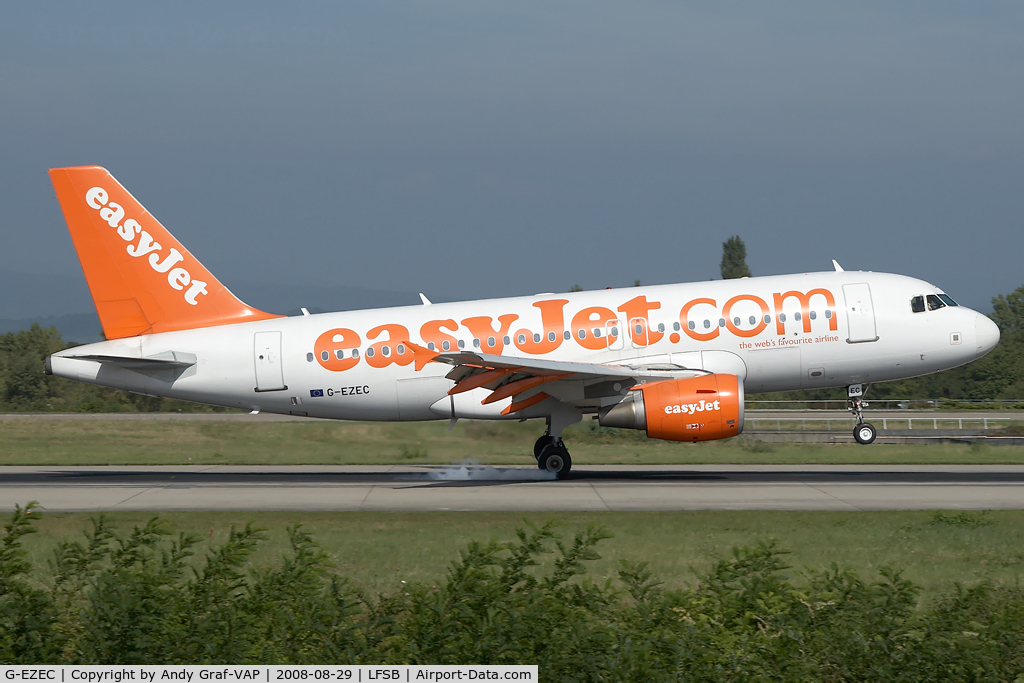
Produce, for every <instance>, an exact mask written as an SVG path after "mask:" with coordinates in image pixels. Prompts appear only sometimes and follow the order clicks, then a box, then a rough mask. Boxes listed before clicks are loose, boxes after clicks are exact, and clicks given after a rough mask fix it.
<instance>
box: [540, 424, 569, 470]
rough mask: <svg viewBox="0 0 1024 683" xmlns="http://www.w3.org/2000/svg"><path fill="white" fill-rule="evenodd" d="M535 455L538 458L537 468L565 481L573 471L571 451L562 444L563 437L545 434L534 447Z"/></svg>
mask: <svg viewBox="0 0 1024 683" xmlns="http://www.w3.org/2000/svg"><path fill="white" fill-rule="evenodd" d="M533 455H534V457H535V458H537V467H538V468H539V469H542V470H547V471H548V472H551V473H553V474H554V475H555V476H556V477H558V478H559V479H564V478H565V476H566V475H567V474H569V470H571V469H572V457H570V455H569V449H568V448H566V447H565V444H564V443H562V439H561V437H557V436H552V435H550V434H545V435H544V436H542V437H540V438H539V439H537V443H535V444H534V445H533Z"/></svg>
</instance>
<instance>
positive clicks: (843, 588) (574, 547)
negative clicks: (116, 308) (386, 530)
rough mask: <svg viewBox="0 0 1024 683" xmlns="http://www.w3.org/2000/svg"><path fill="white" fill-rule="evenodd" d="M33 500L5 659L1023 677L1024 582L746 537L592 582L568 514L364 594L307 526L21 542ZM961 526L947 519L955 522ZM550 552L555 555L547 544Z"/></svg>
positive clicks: (594, 543)
mask: <svg viewBox="0 0 1024 683" xmlns="http://www.w3.org/2000/svg"><path fill="white" fill-rule="evenodd" d="M36 507H37V506H36V505H35V503H30V504H29V505H27V506H25V507H24V508H21V507H18V508H16V510H15V512H14V514H13V515H12V516H11V518H10V520H9V522H8V523H7V525H6V526H5V532H6V533H5V535H4V538H3V541H2V545H0V658H2V660H3V661H4V662H5V663H11V664H15V663H68V664H121V663H124V664H130V663H155V662H166V663H191V664H219V663H225V664H227V663H236V664H241V663H297V664H313V663H330V662H339V661H344V662H351V663H356V664H380V663H430V664H470V663H479V664H514V663H527V664H532V663H536V664H538V665H539V667H540V671H541V674H542V676H543V677H544V678H545V679H547V680H579V681H586V680H688V681H689V680H692V681H718V680H724V679H743V680H747V679H773V680H779V679H781V680H872V681H890V680H893V681H895V680H935V679H957V680H962V679H981V678H991V679H998V680H1013V679H1014V678H1015V677H1016V676H1018V675H1020V674H1021V672H1022V671H1024V590H1022V589H1021V587H1020V586H994V585H991V584H988V583H983V584H980V585H978V586H974V587H970V588H965V587H962V586H957V587H956V588H955V590H954V591H953V592H952V593H951V594H949V595H943V596H940V597H939V598H938V599H937V600H933V601H931V602H932V604H933V606H932V607H930V608H925V607H923V606H922V604H921V601H920V599H919V590H918V588H917V587H916V586H914V585H913V584H912V583H910V582H909V581H907V580H906V579H904V578H903V577H902V576H901V575H900V573H899V572H898V571H895V570H892V569H882V570H880V571H879V573H878V576H876V577H873V578H871V579H864V578H861V577H860V576H858V575H857V574H856V573H854V572H852V571H849V570H843V569H841V568H838V567H835V566H833V567H832V568H831V569H830V570H828V571H821V572H809V573H806V574H803V575H797V576H798V577H799V580H794V579H793V578H792V577H791V573H790V572H789V568H788V567H787V565H786V563H785V557H786V552H785V551H784V550H782V549H780V548H778V547H777V546H776V545H775V544H774V543H772V542H769V541H765V542H761V543H759V544H757V545H754V546H749V547H741V548H736V549H734V550H733V552H732V556H731V557H729V558H726V559H723V560H721V561H719V562H718V563H717V564H715V565H714V567H713V568H712V569H711V570H710V571H709V572H707V573H706V574H704V575H701V576H699V577H698V579H699V581H698V582H697V584H696V585H695V586H694V587H693V588H691V589H687V590H681V591H667V590H663V589H662V588H661V586H660V585H659V584H658V582H657V581H656V580H655V578H654V577H653V576H652V575H651V572H650V571H649V570H648V568H647V566H646V565H645V564H644V563H642V562H641V563H628V562H623V563H622V564H621V567H620V570H619V572H618V579H617V581H614V582H613V581H607V582H604V583H600V584H598V583H595V582H593V581H592V580H590V579H589V578H588V577H587V576H586V564H587V562H588V561H590V560H593V559H596V558H598V557H599V556H598V553H597V547H598V545H599V543H600V542H601V541H602V540H603V539H605V538H607V537H608V534H607V532H606V531H605V530H604V529H602V528H601V527H597V526H591V527H588V528H586V529H582V530H579V531H577V532H576V533H575V534H574V536H573V537H572V539H571V541H568V542H566V541H563V540H562V539H561V538H559V537H558V536H557V535H556V533H555V529H554V526H553V524H552V523H550V522H549V523H547V524H545V525H543V526H528V527H526V528H523V529H518V530H517V531H516V539H515V540H513V541H511V542H505V543H501V542H498V541H490V542H487V543H479V542H473V543H470V544H468V545H467V546H466V547H465V548H464V549H463V550H462V551H461V552H460V554H459V557H458V559H456V560H455V561H453V562H452V564H451V566H450V568H449V571H448V574H447V576H446V577H445V578H444V579H443V580H442V581H440V582H439V583H438V584H437V585H433V584H422V585H420V584H417V585H402V586H401V587H400V588H399V589H398V590H396V591H395V592H393V593H385V594H382V595H379V596H374V597H371V596H367V595H364V594H363V593H362V592H361V591H360V590H358V588H357V587H355V586H354V585H353V584H352V583H351V582H350V581H349V580H348V579H347V578H346V577H343V576H340V575H339V574H338V573H337V572H336V571H335V570H334V568H333V564H332V561H331V558H330V557H329V556H328V555H327V554H326V553H325V552H324V551H323V550H322V549H321V548H320V547H319V546H318V545H317V544H316V542H315V541H314V539H313V538H311V537H310V536H309V534H307V533H306V532H304V531H303V530H302V529H301V527H293V528H290V529H289V535H290V539H291V550H290V552H288V553H287V554H286V555H285V556H284V557H282V558H280V560H279V561H278V563H277V564H276V565H274V566H271V567H266V568H256V567H254V566H252V564H251V562H250V561H249V560H250V557H251V555H252V553H253V551H254V549H255V548H256V547H257V546H258V544H259V543H260V542H261V541H262V540H263V539H264V538H265V532H264V530H261V529H257V528H253V527H252V526H251V525H250V526H246V527H245V528H243V529H232V530H231V533H230V536H229V538H228V540H227V541H226V542H225V543H224V544H223V545H221V546H219V547H214V548H210V549H208V550H206V551H205V552H204V553H203V554H201V555H200V554H198V553H197V552H196V548H197V542H198V538H197V537H195V536H193V535H189V534H174V533H173V532H172V530H171V529H170V528H169V527H168V525H167V523H166V522H164V521H162V520H160V519H159V518H153V519H152V520H150V522H149V523H147V524H146V525H144V526H142V527H135V528H134V529H133V530H132V531H131V532H129V533H127V534H118V533H117V532H115V531H114V530H113V529H111V528H110V525H109V523H108V521H107V520H106V519H104V518H103V517H99V518H96V519H95V520H94V521H93V525H92V528H91V529H90V530H89V531H88V532H87V533H86V534H85V537H84V539H83V540H81V541H75V542H64V543H62V544H60V546H59V547H58V548H57V549H56V550H55V552H54V556H53V558H52V560H51V561H50V568H49V571H48V572H44V571H41V570H40V568H39V567H33V566H31V565H30V564H29V563H28V562H27V561H26V559H25V553H24V550H23V549H22V546H21V543H22V539H23V537H24V536H25V535H26V534H30V533H32V531H33V529H32V519H33V518H34V516H36V515H34V512H35V510H36ZM942 523H945V520H943V521H942ZM548 554H553V557H551V558H546V557H545V556H546V555H548Z"/></svg>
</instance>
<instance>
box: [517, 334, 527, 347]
mask: <svg viewBox="0 0 1024 683" xmlns="http://www.w3.org/2000/svg"><path fill="white" fill-rule="evenodd" d="M518 341H519V344H520V345H522V344H525V343H526V335H525V334H521V335H519V337H518Z"/></svg>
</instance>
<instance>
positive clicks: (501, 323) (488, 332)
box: [462, 313, 519, 355]
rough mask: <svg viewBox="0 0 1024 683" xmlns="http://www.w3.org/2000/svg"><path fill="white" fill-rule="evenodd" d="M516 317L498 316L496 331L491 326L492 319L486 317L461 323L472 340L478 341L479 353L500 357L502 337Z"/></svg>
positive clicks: (503, 343)
mask: <svg viewBox="0 0 1024 683" xmlns="http://www.w3.org/2000/svg"><path fill="white" fill-rule="evenodd" d="M518 317H519V316H518V315H516V314H515V313H507V314H505V315H499V316H498V329H497V330H495V329H494V328H493V327H492V326H491V320H492V319H491V317H490V316H487V315H481V316H478V317H476V318H466V319H465V320H463V321H462V324H463V325H465V326H466V329H468V330H469V331H470V332H471V333H472V334H473V337H474V338H476V339H479V340H480V350H481V351H483V352H484V353H496V354H499V355H500V354H501V351H502V349H504V348H505V342H504V340H503V339H502V337H504V336H505V335H506V334H508V328H509V326H510V325H511V324H512V323H514V322H515V321H516V319H517V318H518ZM491 342H493V343H491Z"/></svg>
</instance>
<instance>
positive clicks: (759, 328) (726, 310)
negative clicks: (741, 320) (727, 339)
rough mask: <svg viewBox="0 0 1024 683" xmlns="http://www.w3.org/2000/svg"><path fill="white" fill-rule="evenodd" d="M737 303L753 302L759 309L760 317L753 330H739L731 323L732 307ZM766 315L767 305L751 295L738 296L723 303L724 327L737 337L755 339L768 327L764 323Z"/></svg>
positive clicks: (762, 300)
mask: <svg viewBox="0 0 1024 683" xmlns="http://www.w3.org/2000/svg"><path fill="white" fill-rule="evenodd" d="M739 301H753V302H754V303H755V304H757V305H758V306H760V307H761V317H760V318H758V322H757V325H755V326H754V327H753V329H749V330H741V329H740V328H739V327H737V326H736V325H735V324H734V323H733V321H732V307H733V306H734V305H735V304H736V303H737V302H739ZM766 315H768V304H766V303H765V302H764V299H762V298H761V297H758V296H754V295H753V294H740V295H739V296H734V297H733V298H731V299H729V300H728V301H726V302H725V306H723V307H722V317H723V318H725V327H726V328H727V329H728V330H729V331H730V332H732V333H733V334H735V335H736V336H737V337H756V336H757V335H759V334H761V332H763V331H764V328H766V327H768V323H766V322H765V321H764V317H765V316H766Z"/></svg>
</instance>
